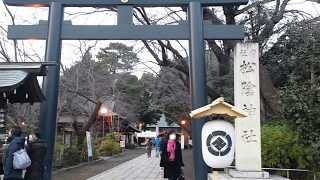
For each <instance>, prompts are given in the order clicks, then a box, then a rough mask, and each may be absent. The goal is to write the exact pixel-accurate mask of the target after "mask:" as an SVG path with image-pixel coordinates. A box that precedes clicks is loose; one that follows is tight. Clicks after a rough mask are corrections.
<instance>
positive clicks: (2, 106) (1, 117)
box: [0, 101, 7, 140]
mask: <svg viewBox="0 0 320 180" xmlns="http://www.w3.org/2000/svg"><path fill="white" fill-rule="evenodd" d="M6 109H7V103H6V102H3V101H0V140H4V139H5V138H6V129H5V123H6Z"/></svg>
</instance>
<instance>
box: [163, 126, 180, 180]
mask: <svg viewBox="0 0 320 180" xmlns="http://www.w3.org/2000/svg"><path fill="white" fill-rule="evenodd" d="M160 167H163V168H164V178H168V179H169V180H176V179H178V178H180V177H182V176H183V175H182V169H183V167H184V163H183V160H182V152H181V145H180V143H179V141H177V134H176V132H175V131H173V130H172V131H169V133H168V136H167V141H166V142H164V144H163V146H162V155H161V160H160Z"/></svg>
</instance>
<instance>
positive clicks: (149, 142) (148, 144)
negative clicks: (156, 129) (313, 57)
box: [146, 138, 152, 158]
mask: <svg viewBox="0 0 320 180" xmlns="http://www.w3.org/2000/svg"><path fill="white" fill-rule="evenodd" d="M146 148H147V154H148V158H151V150H152V142H151V139H149V138H148V139H147V144H146Z"/></svg>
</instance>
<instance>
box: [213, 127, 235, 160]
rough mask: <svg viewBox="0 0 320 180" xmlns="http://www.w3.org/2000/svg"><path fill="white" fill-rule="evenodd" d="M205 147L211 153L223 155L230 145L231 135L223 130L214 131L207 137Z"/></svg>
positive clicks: (227, 151) (228, 150)
mask: <svg viewBox="0 0 320 180" xmlns="http://www.w3.org/2000/svg"><path fill="white" fill-rule="evenodd" d="M207 147H208V151H209V152H210V153H211V154H212V155H214V156H225V155H227V154H228V153H229V152H230V150H231V147H232V140H231V137H230V136H229V134H227V133H226V132H224V131H214V132H213V133H211V134H209V136H208V137H207Z"/></svg>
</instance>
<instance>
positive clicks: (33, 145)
mask: <svg viewBox="0 0 320 180" xmlns="http://www.w3.org/2000/svg"><path fill="white" fill-rule="evenodd" d="M41 138H42V137H41V133H40V131H39V130H37V129H36V130H35V131H34V132H33V134H32V138H31V139H30V140H29V142H28V146H27V148H26V149H27V153H28V155H29V157H30V159H31V166H29V167H28V168H27V171H26V174H25V176H24V180H41V179H43V178H44V177H43V175H44V173H45V172H44V171H45V169H44V168H45V166H44V165H43V164H44V158H45V156H46V153H47V144H46V142H45V141H44V140H43V139H41Z"/></svg>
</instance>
